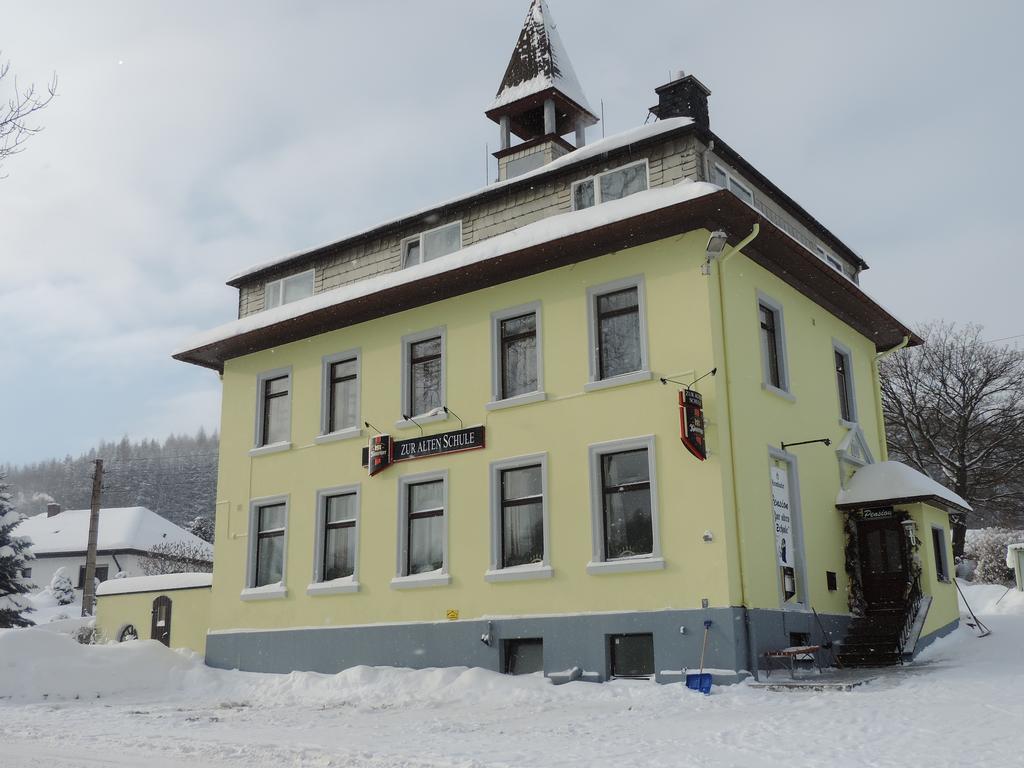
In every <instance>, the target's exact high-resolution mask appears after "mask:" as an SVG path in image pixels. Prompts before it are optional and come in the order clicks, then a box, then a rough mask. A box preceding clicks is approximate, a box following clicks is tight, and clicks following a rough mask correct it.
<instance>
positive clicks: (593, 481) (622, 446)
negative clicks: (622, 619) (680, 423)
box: [587, 435, 665, 575]
mask: <svg viewBox="0 0 1024 768" xmlns="http://www.w3.org/2000/svg"><path fill="white" fill-rule="evenodd" d="M654 444H655V440H654V435H643V436H640V437H630V438H624V439H622V440H611V441H608V442H604V443H594V444H592V445H590V446H588V449H587V450H588V454H589V465H590V530H591V545H592V555H591V561H590V562H589V563H587V573H589V574H592V575H600V574H606V573H628V572H630V571H657V570H661V569H662V568H664V567H665V559H664V558H663V557H662V554H661V534H660V531H659V526H658V477H657V471H656V468H657V457H656V455H655V451H654ZM641 448H646V449H647V472H648V478H649V480H648V482H649V484H650V493H651V537H652V542H653V545H652V547H651V553H650V554H649V555H636V556H635V557H623V558H616V559H614V560H608V559H606V558H605V552H604V498H603V496H604V494H603V490H602V487H601V457H602V456H605V455H607V454H609V453H622V452H624V451H635V450H638V449H641Z"/></svg>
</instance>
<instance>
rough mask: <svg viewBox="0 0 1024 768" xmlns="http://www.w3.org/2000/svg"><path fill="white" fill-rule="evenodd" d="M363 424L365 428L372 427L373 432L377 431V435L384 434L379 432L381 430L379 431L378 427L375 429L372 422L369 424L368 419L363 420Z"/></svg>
mask: <svg viewBox="0 0 1024 768" xmlns="http://www.w3.org/2000/svg"><path fill="white" fill-rule="evenodd" d="M363 426H364V427H366V428H367V429H372V430H373V431H374V432H376V433H377V434H378V435H383V434H384V433H383V432H381V431H380V430H379V429H377V428H376V427H375V426H373V424H371V423H370V422H368V421H364V422H363Z"/></svg>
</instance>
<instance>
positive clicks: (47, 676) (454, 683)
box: [0, 586, 1024, 768]
mask: <svg viewBox="0 0 1024 768" xmlns="http://www.w3.org/2000/svg"><path fill="white" fill-rule="evenodd" d="M966 592H967V595H968V599H969V600H970V601H971V604H972V607H973V608H974V610H975V612H976V613H978V614H979V615H981V616H982V618H983V619H984V620H985V622H986V623H987V624H988V625H989V626H990V627H991V629H992V631H993V634H992V635H991V636H990V637H987V638H984V639H977V638H976V637H975V636H974V634H973V632H972V631H971V630H970V629H967V628H966V627H961V628H960V629H959V630H957V632H955V633H954V634H953V635H951V636H950V637H948V638H945V639H943V640H941V641H939V642H937V643H936V644H934V645H933V646H932V647H931V648H930V649H928V650H927V651H926V652H925V653H924V654H922V657H921V658H920V660H919V661H918V662H916V663H915V664H913V665H911V666H909V667H905V668H902V669H897V670H893V671H891V673H890V674H886V675H883V676H881V677H879V678H878V679H877V680H875V681H874V682H871V683H868V684H867V685H864V686H861V687H859V688H856V689H854V690H852V691H849V692H835V691H830V692H788V693H777V692H771V691H766V690H763V689H756V688H753V687H751V686H750V685H747V684H741V685H735V686H730V687H722V688H715V689H714V691H713V695H711V696H710V697H703V696H700V695H699V694H696V693H694V692H691V691H687V690H686V689H685V688H683V687H682V686H680V685H672V686H659V685H656V684H654V683H648V682H643V681H615V682H612V683H607V684H603V685H594V684H590V683H571V684H569V685H564V686H557V687H556V686H553V685H551V684H550V683H548V682H547V681H545V680H544V679H543V678H542V677H541V676H539V675H532V676H528V677H518V678H511V677H506V676H503V675H497V674H494V673H491V672H486V671H483V670H479V669H463V668H457V669H443V670H441V669H435V670H420V671H414V670H407V669H390V668H369V667H358V668H355V669H350V670H348V671H346V672H342V673H341V674H338V675H319V674H314V673H292V674H290V675H257V674H252V673H242V672H230V671H224V670H215V669H209V668H207V667H205V666H203V665H202V663H201V662H200V660H199V659H198V658H196V657H194V656H192V655H189V654H182V653H173V652H171V651H167V650H166V649H164V648H163V647H162V646H160V645H159V644H157V643H155V642H153V641H136V642H133V643H126V644H122V645H109V646H78V645H76V644H75V643H73V641H71V640H70V638H67V637H64V636H61V635H56V634H52V633H44V632H41V631H40V630H32V629H26V630H5V631H0V765H4V766H7V765H12V766H14V765H16V766H19V767H20V768H40V767H42V766H47V768H72V767H78V766H143V765H145V766H155V767H156V768H163V767H164V766H167V767H169V766H175V767H176V768H177V767H181V768H189V767H193V766H195V767H199V766H209V767H210V768H219V767H221V766H256V767H259V766H274V768H281V767H282V766H321V767H326V766H339V767H340V766H373V767H374V768H397V767H399V766H402V767H409V768H412V767H415V768H427V767H429V766H434V767H435V768H439V767H441V766H461V767H462V768H484V766H616V767H617V768H619V767H621V766H633V765H644V766H680V765H692V766H743V767H744V768H748V767H750V766H759V767H760V766H764V767H765V768H775V767H776V766H778V767H779V768H781V767H783V766H785V768H801V767H802V766H823V765H827V766H832V767H835V768H846V767H847V766H850V767H851V768H852V767H853V766H856V767H857V768H863V767H865V766H908V765H929V766H960V765H966V764H981V765H987V764H992V765H996V764H1002V765H1010V764H1020V763H1021V761H1022V760H1024V757H1022V756H1024V733H1022V729H1021V727H1020V726H1021V723H1024V697H1022V696H1021V693H1022V689H1024V595H1021V594H1019V593H1014V592H1011V593H1009V594H1008V595H1006V597H1005V598H1003V600H1002V601H1001V602H999V604H998V605H996V600H998V598H999V597H1000V595H1001V594H1002V593H1003V592H1004V588H1002V587H986V586H982V587H966ZM44 696H45V698H44ZM76 696H77V697H78V698H77V699H76V698H75V697H76Z"/></svg>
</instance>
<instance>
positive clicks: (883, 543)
mask: <svg viewBox="0 0 1024 768" xmlns="http://www.w3.org/2000/svg"><path fill="white" fill-rule="evenodd" d="M857 538H858V539H859V541H860V572H861V584H862V586H863V587H864V600H865V602H867V604H868V608H890V607H893V606H895V605H898V604H900V603H901V602H902V600H903V592H904V589H905V587H906V584H907V576H908V573H907V550H906V537H905V536H904V534H903V526H901V525H900V524H899V523H898V522H897V521H896V519H895V518H894V517H889V518H885V519H881V520H860V521H858V523H857Z"/></svg>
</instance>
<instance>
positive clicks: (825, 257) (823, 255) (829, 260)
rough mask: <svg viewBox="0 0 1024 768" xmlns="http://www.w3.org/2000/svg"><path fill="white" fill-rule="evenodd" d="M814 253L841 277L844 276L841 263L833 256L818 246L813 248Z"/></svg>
mask: <svg viewBox="0 0 1024 768" xmlns="http://www.w3.org/2000/svg"><path fill="white" fill-rule="evenodd" d="M814 251H815V253H817V255H818V258H819V259H821V260H822V261H824V262H825V263H826V264H828V265H829V266H830V267H832V269H834V270H835V271H836V272H838V273H839V274H841V275H845V274H846V272H845V271H844V270H843V262H841V261H840V260H839V259H837V258H836V257H835V256H833V255H832V254H831V253H829V252H828V251H826V250H825V249H824V248H822V247H821V246H820V245H816V246H814Z"/></svg>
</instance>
